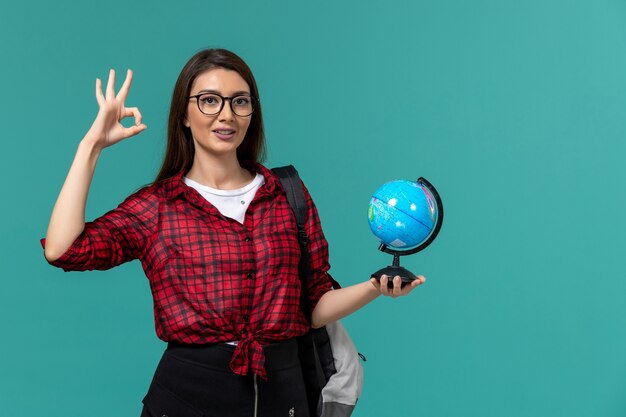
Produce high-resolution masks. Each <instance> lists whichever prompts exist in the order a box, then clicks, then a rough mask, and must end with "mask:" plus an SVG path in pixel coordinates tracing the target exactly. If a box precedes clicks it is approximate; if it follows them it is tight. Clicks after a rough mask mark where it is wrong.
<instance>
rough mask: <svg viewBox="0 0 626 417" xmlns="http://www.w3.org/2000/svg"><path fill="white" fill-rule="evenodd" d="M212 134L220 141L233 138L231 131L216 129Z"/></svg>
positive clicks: (233, 132)
mask: <svg viewBox="0 0 626 417" xmlns="http://www.w3.org/2000/svg"><path fill="white" fill-rule="evenodd" d="M213 133H214V134H215V136H217V137H218V138H219V139H222V140H228V139H232V138H233V137H234V136H235V131H234V130H233V129H216V130H214V131H213Z"/></svg>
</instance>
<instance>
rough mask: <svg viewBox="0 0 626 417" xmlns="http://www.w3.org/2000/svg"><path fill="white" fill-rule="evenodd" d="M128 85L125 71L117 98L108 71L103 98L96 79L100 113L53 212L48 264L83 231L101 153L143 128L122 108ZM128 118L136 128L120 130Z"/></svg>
mask: <svg viewBox="0 0 626 417" xmlns="http://www.w3.org/2000/svg"><path fill="white" fill-rule="evenodd" d="M131 81H132V72H131V71H130V70H128V73H127V75H126V80H125V81H124V84H123V85H122V87H121V88H120V91H119V92H118V94H117V96H116V95H115V91H114V88H115V71H113V70H111V71H110V73H109V80H108V82H107V88H106V96H105V95H103V93H102V82H101V81H100V79H96V100H97V101H98V105H99V107H100V110H99V112H98V115H97V117H96V119H95V120H94V122H93V125H92V126H91V128H90V129H89V131H88V132H87V134H86V135H85V137H84V138H83V139H82V141H81V142H80V144H79V145H78V150H77V151H76V156H75V157H74V161H73V162H72V166H71V167H70V170H69V172H68V174H67V177H66V179H65V182H64V184H63V187H62V188H61V192H60V193H59V197H58V198H57V201H56V203H55V205H54V208H53V210H52V215H51V217H50V223H49V225H48V231H47V233H46V240H45V249H44V256H45V257H46V259H47V260H48V261H49V262H51V261H54V260H56V259H58V258H59V257H60V256H61V255H63V253H65V251H66V250H67V249H68V248H69V247H70V246H71V244H72V242H74V240H75V239H76V238H77V237H78V236H79V235H80V234H81V232H82V231H83V229H84V227H85V206H86V204H87V194H88V193H89V187H90V185H91V181H92V179H93V174H94V171H95V169H96V163H97V161H98V157H99V156H100V152H101V151H102V149H104V148H106V147H108V146H111V145H113V144H114V143H117V142H119V141H120V140H122V139H125V138H128V137H130V136H134V135H136V134H138V133H139V132H141V131H142V130H144V129H145V128H146V126H145V125H144V124H141V113H139V109H137V108H136V107H133V108H126V107H124V101H125V100H126V96H127V95H128V89H129V88H130V84H131ZM128 116H134V118H135V126H132V127H129V128H126V127H124V126H122V124H121V123H120V121H121V120H122V119H123V118H125V117H128Z"/></svg>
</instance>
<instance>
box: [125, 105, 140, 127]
mask: <svg viewBox="0 0 626 417" xmlns="http://www.w3.org/2000/svg"><path fill="white" fill-rule="evenodd" d="M122 116H123V117H131V116H133V117H134V118H135V126H139V125H140V124H141V112H140V111H139V108H137V107H125V108H124V111H123V112H122Z"/></svg>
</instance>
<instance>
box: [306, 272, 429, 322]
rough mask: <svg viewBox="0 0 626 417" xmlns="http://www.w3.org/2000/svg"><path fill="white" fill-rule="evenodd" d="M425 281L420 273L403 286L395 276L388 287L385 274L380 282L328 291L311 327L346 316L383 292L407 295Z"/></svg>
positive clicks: (390, 294)
mask: <svg viewBox="0 0 626 417" xmlns="http://www.w3.org/2000/svg"><path fill="white" fill-rule="evenodd" d="M425 281H426V278H424V277H423V276H421V275H420V276H418V279H416V280H415V281H413V282H411V283H410V284H408V285H406V286H405V287H404V288H402V287H401V285H402V281H401V279H400V277H395V278H394V280H393V284H394V287H393V289H389V288H388V287H387V282H388V278H387V276H386V275H383V276H382V277H381V279H380V283H379V282H378V280H376V279H375V278H372V279H370V280H369V281H365V282H362V283H360V284H355V285H351V286H349V287H345V288H339V289H337V290H332V291H328V292H326V293H325V294H324V295H323V296H322V298H320V300H319V302H318V303H317V305H316V306H315V309H314V310H313V314H312V316H311V327H313V328H315V329H316V328H318V327H322V326H324V325H326V324H328V323H330V322H333V321H336V320H339V319H341V318H343V317H346V316H348V315H350V314H352V313H354V312H355V311H357V310H358V309H360V308H361V307H363V306H364V305H366V304H367V303H369V302H371V301H373V300H374V299H376V298H378V296H379V295H381V294H382V295H386V296H390V297H393V298H396V297H399V296H403V295H407V294H408V293H410V292H411V291H412V290H413V289H414V288H416V287H417V286H419V285H421V284H423V283H424V282H425Z"/></svg>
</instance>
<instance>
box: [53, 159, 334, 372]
mask: <svg viewBox="0 0 626 417" xmlns="http://www.w3.org/2000/svg"><path fill="white" fill-rule="evenodd" d="M248 167H249V168H250V169H252V170H253V171H257V172H260V173H261V174H262V175H263V176H264V177H265V184H263V185H262V186H261V187H260V188H259V190H258V191H257V193H256V195H255V197H254V199H253V200H252V202H251V203H250V206H249V208H248V211H247V212H246V215H245V220H244V224H241V223H239V222H237V221H236V220H234V219H231V218H228V217H225V216H224V215H222V214H221V213H220V212H219V211H218V210H217V208H216V207H215V206H213V205H212V204H211V203H209V202H208V201H207V200H206V199H205V198H204V197H202V196H201V195H200V194H199V193H198V192H197V191H196V190H195V189H194V188H192V187H190V186H188V185H186V184H185V183H184V181H183V175H184V172H183V171H181V172H179V173H178V174H177V175H175V176H174V177H171V178H168V179H165V180H163V181H159V182H158V183H155V184H152V185H149V186H146V187H144V188H142V189H141V190H139V191H137V192H135V193H133V194H132V195H130V196H129V197H127V198H126V199H125V200H124V201H123V202H122V203H120V205H119V206H118V207H117V208H115V209H113V210H111V211H109V212H107V213H105V214H104V215H102V216H101V217H99V218H97V219H95V220H94V221H92V222H87V223H85V229H84V230H83V232H82V233H81V234H80V235H79V236H78V237H77V238H76V240H75V241H74V242H73V243H72V245H71V246H70V247H69V249H68V250H67V251H66V252H65V253H64V254H63V255H62V256H61V257H60V258H59V259H57V260H55V261H52V262H50V264H51V265H54V266H57V267H59V268H62V269H63V270H65V271H85V270H94V269H98V270H105V269H109V268H113V267H114V266H117V265H120V264H122V263H124V262H128V261H130V260H133V259H136V258H138V259H139V260H140V261H141V264H142V266H143V269H144V271H145V273H146V276H147V277H148V279H149V281H150V288H151V290H152V295H153V297H154V319H155V327H156V333H157V336H158V337H159V338H160V339H161V340H164V341H166V342H169V341H176V342H180V343H196V344H204V343H219V342H226V341H231V340H238V341H239V343H238V345H237V348H236V350H235V353H234V355H233V358H232V360H231V364H230V366H231V369H232V370H233V371H234V372H235V373H237V374H241V375H246V374H247V373H248V370H249V369H250V368H251V369H252V371H253V372H255V373H256V374H258V375H259V376H261V377H262V378H266V373H265V367H264V359H265V358H264V354H263V349H262V348H261V346H262V345H264V344H269V343H275V342H278V341H282V340H286V339H290V338H293V337H296V336H299V335H302V334H304V333H306V332H307V331H308V330H309V328H310V325H309V323H308V321H307V319H306V318H305V316H304V314H303V313H302V312H301V310H300V307H299V302H300V299H299V297H300V279H299V276H298V262H299V259H300V247H299V245H298V236H297V235H298V233H297V226H296V222H295V217H294V215H293V211H292V210H291V207H290V206H289V203H288V201H287V197H286V195H285V193H284V189H283V187H282V184H281V183H280V179H279V178H278V177H277V176H276V175H275V174H274V173H273V172H272V171H270V170H268V169H267V168H265V167H264V166H263V165H261V164H252V165H249V166H248ZM305 195H306V199H307V204H308V209H309V211H308V220H307V223H306V231H307V234H308V236H309V241H310V243H309V251H310V254H311V268H312V271H313V278H312V279H311V280H309V281H308V294H309V298H310V300H311V311H312V310H313V309H314V308H315V306H316V305H317V302H318V301H319V299H320V298H321V297H322V295H323V294H324V293H325V292H326V291H328V290H330V289H331V280H330V276H329V274H328V270H329V263H328V244H327V242H326V239H325V237H324V234H323V232H322V228H321V225H320V220H319V217H318V213H317V209H316V208H315V205H314V204H313V200H312V199H311V196H310V195H309V192H308V190H307V189H306V187H305ZM41 245H42V247H44V248H45V238H44V239H41Z"/></svg>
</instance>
